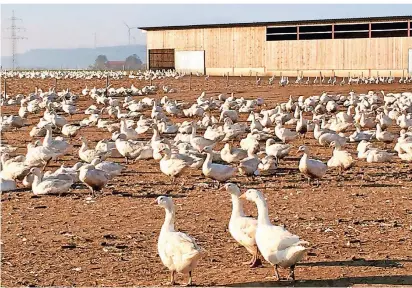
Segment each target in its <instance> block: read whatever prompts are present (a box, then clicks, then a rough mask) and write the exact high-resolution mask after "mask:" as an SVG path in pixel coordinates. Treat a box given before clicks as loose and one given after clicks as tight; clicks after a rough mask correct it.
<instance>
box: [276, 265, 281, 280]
mask: <svg viewBox="0 0 412 288" xmlns="http://www.w3.org/2000/svg"><path fill="white" fill-rule="evenodd" d="M275 279H276V281H280V276H279V271H278V265H277V264H276V265H275Z"/></svg>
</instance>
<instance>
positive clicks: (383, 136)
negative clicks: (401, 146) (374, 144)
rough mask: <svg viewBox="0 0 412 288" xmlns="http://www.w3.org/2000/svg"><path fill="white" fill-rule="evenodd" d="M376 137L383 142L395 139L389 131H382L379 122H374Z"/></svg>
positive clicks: (390, 141)
mask: <svg viewBox="0 0 412 288" xmlns="http://www.w3.org/2000/svg"><path fill="white" fill-rule="evenodd" d="M375 137H376V139H377V140H379V141H382V142H384V143H392V142H393V140H394V139H395V135H393V134H392V133H391V132H389V131H383V130H382V127H381V124H379V123H378V124H376V135H375Z"/></svg>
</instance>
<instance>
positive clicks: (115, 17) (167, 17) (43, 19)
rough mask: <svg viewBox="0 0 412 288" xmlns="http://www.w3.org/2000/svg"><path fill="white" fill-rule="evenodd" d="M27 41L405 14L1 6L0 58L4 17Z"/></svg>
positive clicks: (375, 9) (51, 43)
mask: <svg viewBox="0 0 412 288" xmlns="http://www.w3.org/2000/svg"><path fill="white" fill-rule="evenodd" d="M12 10H14V12H15V16H16V17H18V18H21V19H22V20H21V21H18V22H16V24H17V26H22V27H24V28H25V29H26V31H21V32H19V35H21V36H24V37H27V39H26V40H21V41H19V42H18V47H17V50H18V52H19V53H23V52H25V51H28V50H30V49H38V48H92V47H94V44H95V43H94V39H95V38H94V33H96V44H97V46H116V45H127V44H128V33H127V31H128V30H127V28H126V26H125V25H124V22H126V23H127V24H128V25H129V26H130V27H136V26H140V27H142V26H164V25H190V24H215V23H231V22H259V21H285V20H310V19H325V18H326V19H330V18H351V17H372V16H401V15H408V14H410V11H412V9H411V5H405V4H391V5H383V4H377V5H372V4H362V5H355V4H347V5H343V4H339V5H332V4H330V5H325V4H317V5H315V4H313V5H310V4H289V5H288V4H220V5H219V4H210V5H205V4H202V5H198V4H167V5H166V4H151V5H150V4H7V5H6V4H2V5H1V27H0V28H1V37H2V40H1V55H2V56H8V55H11V50H12V49H11V41H10V40H8V39H4V38H7V37H10V30H7V29H6V28H7V27H8V26H10V24H11V23H10V20H8V18H10V17H11V15H12ZM131 35H132V37H134V38H132V39H131V43H132V44H145V41H146V34H144V33H142V31H140V30H137V29H133V30H131Z"/></svg>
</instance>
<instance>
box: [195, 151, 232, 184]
mask: <svg viewBox="0 0 412 288" xmlns="http://www.w3.org/2000/svg"><path fill="white" fill-rule="evenodd" d="M203 152H206V153H207V156H206V160H205V162H203V166H202V172H203V175H205V176H206V177H208V178H212V179H213V180H216V181H218V182H225V181H227V180H229V179H230V178H232V177H233V176H234V174H235V172H236V170H237V169H236V168H234V167H231V166H228V165H223V164H217V163H213V162H212V157H213V156H212V154H213V150H212V147H210V146H206V147H205V148H204V149H203Z"/></svg>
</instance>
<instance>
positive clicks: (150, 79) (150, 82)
mask: <svg viewBox="0 0 412 288" xmlns="http://www.w3.org/2000/svg"><path fill="white" fill-rule="evenodd" d="M149 84H150V86H153V85H152V84H153V83H152V76H150V82H149Z"/></svg>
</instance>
